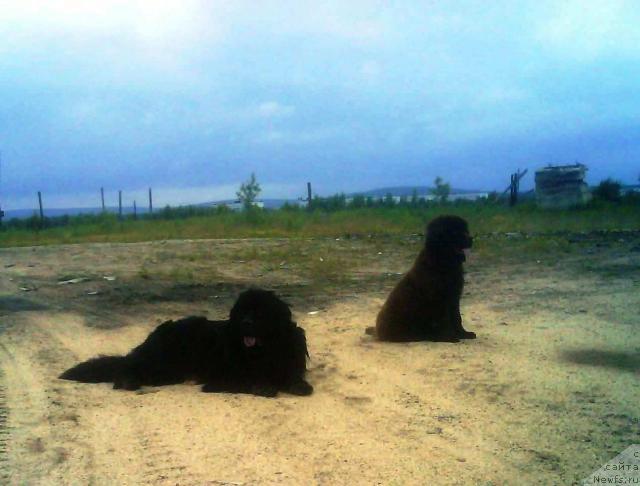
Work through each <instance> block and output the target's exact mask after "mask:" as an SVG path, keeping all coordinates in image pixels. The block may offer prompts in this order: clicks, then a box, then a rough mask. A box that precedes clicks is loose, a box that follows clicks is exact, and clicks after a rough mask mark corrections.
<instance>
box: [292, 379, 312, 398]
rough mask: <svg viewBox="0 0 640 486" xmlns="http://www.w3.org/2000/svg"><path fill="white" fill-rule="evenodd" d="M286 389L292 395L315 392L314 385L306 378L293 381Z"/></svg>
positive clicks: (305, 394) (304, 394)
mask: <svg viewBox="0 0 640 486" xmlns="http://www.w3.org/2000/svg"><path fill="white" fill-rule="evenodd" d="M286 391H287V392H288V393H291V394H292V395H299V396H307V395H311V394H312V393H313V386H311V384H309V383H307V382H306V381H304V380H300V381H296V382H295V383H291V385H289V387H288V388H287V390H286Z"/></svg>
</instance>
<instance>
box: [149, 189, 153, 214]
mask: <svg viewBox="0 0 640 486" xmlns="http://www.w3.org/2000/svg"><path fill="white" fill-rule="evenodd" d="M151 213H153V198H152V197H151V188H149V214H151Z"/></svg>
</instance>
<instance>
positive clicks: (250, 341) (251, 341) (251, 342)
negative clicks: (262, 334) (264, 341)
mask: <svg viewBox="0 0 640 486" xmlns="http://www.w3.org/2000/svg"><path fill="white" fill-rule="evenodd" d="M242 341H243V342H244V345H245V346H246V347H247V348H252V347H254V346H255V345H256V343H257V342H258V340H257V339H256V338H255V336H244V337H243V338H242Z"/></svg>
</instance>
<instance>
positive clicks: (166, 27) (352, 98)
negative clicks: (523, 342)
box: [0, 0, 640, 209]
mask: <svg viewBox="0 0 640 486" xmlns="http://www.w3.org/2000/svg"><path fill="white" fill-rule="evenodd" d="M639 25H640V3H639V2H638V1H637V0H629V1H622V0H564V1H545V0H532V1H516V0H514V1H497V2H492V1H486V0H477V1H473V0H470V1H428V0H421V1H413V2H412V1H398V2H383V1H378V2H375V1H367V2H364V1H354V0H349V1H344V0H338V1H331V0H329V1H323V2H312V1H309V2H307V1H304V0H290V1H255V0H253V1H241V0H227V1H204V0H203V1H191V0H180V1H164V0H148V1H141V0H138V1H136V0H125V1H116V0H100V1H98V0H95V1H89V0H68V1H53V0H42V1H29V0H19V1H17V0H0V151H1V153H2V174H1V180H0V204H1V205H2V207H3V209H14V208H24V207H33V206H34V204H35V200H36V199H35V193H36V191H39V190H40V191H42V192H43V195H44V196H45V199H46V201H47V205H48V206H49V207H82V206H97V205H98V204H99V196H98V194H99V188H100V187H101V186H104V187H105V189H106V191H107V194H108V197H109V202H110V203H111V204H113V203H114V200H113V196H114V194H115V192H116V191H117V190H118V189H122V190H123V192H124V194H125V200H126V202H127V204H128V203H130V200H132V199H133V198H137V199H138V201H143V200H144V197H145V196H144V194H145V191H146V188H147V187H153V188H154V191H155V195H156V198H157V200H158V204H183V203H197V202H205V201H211V200H216V199H223V198H229V197H233V196H234V194H235V191H236V189H237V188H238V186H239V185H240V183H241V182H242V181H243V180H246V179H248V177H249V175H250V174H251V172H255V173H256V175H257V178H258V181H259V182H260V183H261V184H262V187H263V192H262V194H261V196H262V197H265V198H278V197H297V196H302V195H304V193H305V190H306V187H305V184H306V182H307V181H311V182H312V184H313V187H314V190H315V191H317V192H318V193H319V194H321V195H330V194H333V193H336V192H347V193H348V192H354V191H358V190H366V189H373V188H376V187H385V186H402V185H431V184H432V183H433V180H434V179H435V177H436V176H440V177H442V178H443V179H444V180H445V181H447V182H449V183H450V184H451V185H452V186H453V187H455V188H461V189H481V190H494V189H496V190H502V189H504V188H505V187H506V186H507V185H508V182H509V174H510V173H512V172H515V171H516V170H517V169H518V168H520V169H525V168H528V169H529V174H528V175H527V176H526V177H525V179H524V180H523V182H522V187H523V188H525V189H526V188H530V187H532V185H533V176H532V172H533V170H535V169H536V168H540V167H543V166H545V165H548V164H570V163H573V162H575V161H578V162H582V163H584V164H586V165H587V166H588V167H589V172H588V181H589V182H591V183H597V182H598V181H599V180H601V179H604V178H606V177H609V176H611V177H614V178H616V179H618V180H621V181H622V182H624V183H628V184H633V183H637V180H638V176H639V175H640V88H639V86H640V85H639V81H640V28H638V26H639ZM139 204H140V202H139Z"/></svg>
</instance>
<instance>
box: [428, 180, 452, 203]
mask: <svg viewBox="0 0 640 486" xmlns="http://www.w3.org/2000/svg"><path fill="white" fill-rule="evenodd" d="M433 183H434V185H435V188H434V189H432V190H431V193H432V194H433V195H434V196H436V198H437V199H438V202H441V203H443V202H445V201H446V200H447V198H448V197H449V194H450V193H451V186H450V185H449V183H446V182H444V181H443V180H442V178H441V177H440V176H438V177H436V180H435V181H434V182H433Z"/></svg>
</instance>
